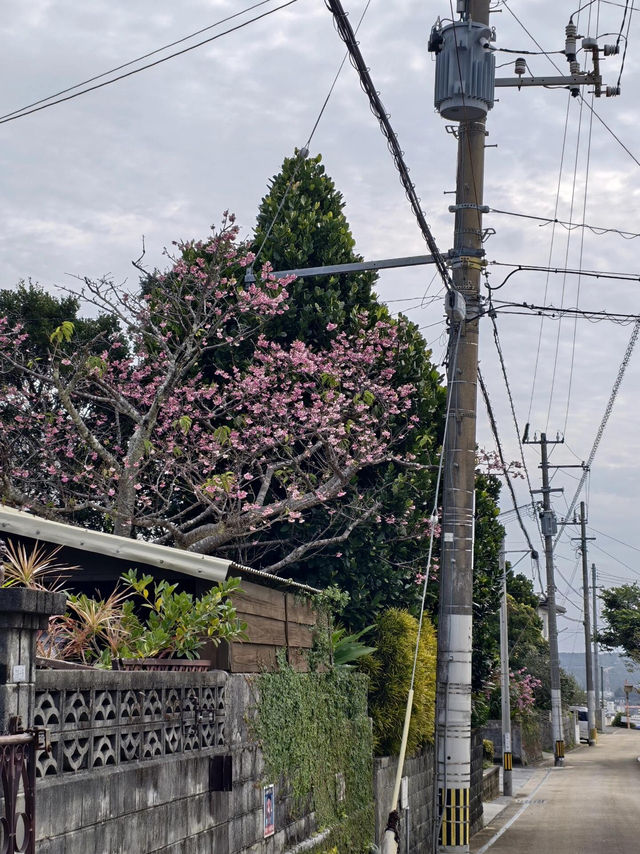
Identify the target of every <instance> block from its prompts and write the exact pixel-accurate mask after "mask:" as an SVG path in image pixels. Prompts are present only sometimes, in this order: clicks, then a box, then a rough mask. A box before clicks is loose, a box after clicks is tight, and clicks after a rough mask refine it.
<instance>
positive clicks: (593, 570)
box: [591, 563, 604, 732]
mask: <svg viewBox="0 0 640 854" xmlns="http://www.w3.org/2000/svg"><path fill="white" fill-rule="evenodd" d="M591 588H592V593H593V677H594V678H593V683H594V693H595V696H596V708H597V709H599V710H600V712H599V714H597V716H596V728H597V729H599V730H600V732H602V731H603V724H602V708H603V705H604V704H603V702H602V695H601V692H600V690H599V685H598V682H599V681H600V668H599V666H598V594H597V587H596V565H595V563H592V564H591Z"/></svg>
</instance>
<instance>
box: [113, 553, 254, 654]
mask: <svg viewBox="0 0 640 854" xmlns="http://www.w3.org/2000/svg"><path fill="white" fill-rule="evenodd" d="M122 580H123V581H124V582H125V584H126V585H127V587H126V593H127V599H126V601H125V602H124V603H123V605H122V618H121V627H120V628H121V634H120V639H119V643H118V645H117V655H115V656H113V658H112V666H113V667H114V669H126V670H143V669H144V670H167V669H172V670H208V669H209V668H210V666H211V662H210V661H203V660H195V659H196V655H197V652H198V650H199V649H200V648H201V647H202V646H204V644H205V643H206V642H207V641H212V642H213V643H214V644H215V645H216V646H217V645H218V644H219V643H220V641H222V640H232V639H234V638H238V637H242V636H243V635H244V632H245V629H246V625H245V624H244V623H241V622H239V621H238V619H237V618H236V610H235V608H234V606H233V604H232V602H231V600H230V598H229V597H230V596H231V594H233V593H234V592H236V591H238V590H239V589H240V579H238V578H229V579H227V580H226V581H221V582H219V583H218V584H217V585H216V586H215V587H212V588H211V589H210V590H208V591H207V592H206V593H203V594H202V595H201V596H198V597H195V596H193V595H192V594H191V593H186V592H185V591H179V590H178V585H177V584H170V583H169V582H168V581H164V580H163V581H156V582H154V580H153V577H152V576H151V575H143V576H142V577H138V574H137V572H135V571H134V570H130V571H129V572H127V573H125V574H124V575H123V576H122ZM132 593H133V594H134V596H133V597H132V596H131V594H132Z"/></svg>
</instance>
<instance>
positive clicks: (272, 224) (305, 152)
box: [249, 0, 371, 270]
mask: <svg viewBox="0 0 640 854" xmlns="http://www.w3.org/2000/svg"><path fill="white" fill-rule="evenodd" d="M370 5H371V0H367V4H366V6H365V7H364V9H363V10H362V14H361V15H360V20H359V21H358V26H357V27H356V33H357V32H358V30H359V29H360V25H361V24H362V22H363V21H364V16H365V15H366V14H367V11H368V9H369V6H370ZM348 56H349V51H346V53H345V55H344V56H343V57H342V62H341V63H340V65H339V66H338V70H337V71H336V73H335V76H334V78H333V82H332V83H331V86H330V87H329V91H328V92H327V97H326V98H325V99H324V101H323V102H322V106H321V107H320V110H319V112H318V115H317V117H316V120H315V122H314V123H313V127H312V128H311V132H310V133H309V136H308V137H307V141H306V143H305V145H304V147H303V148H302V149H301V150H300V151H298V153H297V161H296V165H295V167H294V169H293V172H292V173H291V178H289V183H288V184H287V186H286V187H285V191H284V193H283V194H282V198H281V199H280V204H279V205H278V208H277V210H276V212H275V214H274V215H273V219H272V220H271V222H270V223H269V227H268V228H267V230H266V232H265V235H264V237H263V239H262V243H261V244H260V246H259V247H258V250H257V252H256V254H255V257H254V259H253V262H252V264H251V267H250V268H249V269H250V270H253V265H254V264H255V263H256V262H257V261H258V259H259V257H260V255H261V254H262V250H263V249H264V247H265V244H266V242H267V240H268V239H269V237H270V236H271V232H272V231H273V229H274V227H275V224H276V222H277V221H278V219H279V218H280V214H281V213H282V209H283V207H284V203H285V201H286V200H287V196H288V195H289V192H290V190H291V188H292V187H293V185H294V183H295V180H296V177H297V175H298V171H299V169H300V166H301V165H302V162H303V160H304V159H305V158H306V157H307V155H308V154H309V148H310V146H311V140H312V139H313V137H314V134H315V132H316V131H317V129H318V125H319V124H320V120H321V119H322V116H323V115H324V111H325V110H326V109H327V105H328V104H329V101H330V99H331V96H332V94H333V90H334V89H335V88H336V83H337V82H338V78H339V77H340V74H341V73H342V69H343V68H344V64H345V62H346V61H347V57H348Z"/></svg>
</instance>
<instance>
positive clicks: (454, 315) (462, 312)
mask: <svg viewBox="0 0 640 854" xmlns="http://www.w3.org/2000/svg"><path fill="white" fill-rule="evenodd" d="M444 309H445V311H446V313H447V317H448V318H449V319H450V320H452V321H453V322H454V323H461V322H462V321H463V320H464V319H465V318H466V316H467V303H466V302H465V298H464V296H463V295H462V294H461V293H460V291H453V290H451V291H447V296H446V299H445V302H444Z"/></svg>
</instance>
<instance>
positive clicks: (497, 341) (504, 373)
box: [489, 312, 543, 587]
mask: <svg viewBox="0 0 640 854" xmlns="http://www.w3.org/2000/svg"><path fill="white" fill-rule="evenodd" d="M489 316H490V317H491V323H492V325H493V341H494V344H495V347H496V351H497V353H498V359H499V361H500V368H501V370H502V378H503V380H504V385H505V388H506V390H507V397H508V399H509V406H510V408H511V417H512V418H513V424H514V427H515V428H516V436H517V439H518V447H519V449H520V459H521V460H522V466H523V468H524V473H525V477H526V479H527V486H528V487H529V495H530V496H531V509H532V511H533V518H534V519H535V520H536V525H537V528H538V534H539V535H540V540H541V541H542V542H543V539H542V530H541V528H540V520H539V519H538V514H537V512H536V505H535V499H534V498H533V486H532V485H531V478H530V476H529V469H528V468H527V461H526V459H525V455H524V448H523V446H522V437H521V433H520V425H519V424H518V417H517V415H516V408H515V404H514V401H513V395H512V394H511V385H510V383H509V377H508V375H507V366H506V363H505V359H504V353H503V351H502V345H501V343H500V336H499V335H498V325H497V323H496V319H495V317H494V315H493V313H491V312H490V313H489ZM539 573H540V567H539V566H538V574H539ZM539 581H540V587H542V578H541V577H540V578H539Z"/></svg>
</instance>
